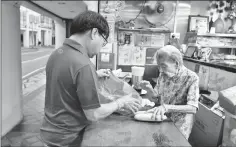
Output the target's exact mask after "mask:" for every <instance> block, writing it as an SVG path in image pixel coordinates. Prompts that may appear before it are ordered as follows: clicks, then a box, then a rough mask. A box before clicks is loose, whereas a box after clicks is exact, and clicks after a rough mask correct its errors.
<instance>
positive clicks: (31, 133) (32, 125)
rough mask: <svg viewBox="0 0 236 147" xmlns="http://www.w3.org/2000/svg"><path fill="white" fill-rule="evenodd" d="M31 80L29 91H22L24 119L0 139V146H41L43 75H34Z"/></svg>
mask: <svg viewBox="0 0 236 147" xmlns="http://www.w3.org/2000/svg"><path fill="white" fill-rule="evenodd" d="M35 79H38V81H37V80H35ZM32 80H35V82H34V85H31V86H30V89H31V90H30V89H29V88H28V89H27V87H25V88H26V89H23V93H24V97H23V104H24V105H23V115H24V118H23V120H22V122H21V123H20V124H19V125H17V126H16V127H15V128H13V129H12V130H11V131H10V132H9V133H8V134H6V135H5V136H4V137H2V138H1V139H2V146H18V147H19V146H30V147H31V146H43V143H42V141H41V139H40V135H39V128H40V125H41V121H42V118H43V113H44V110H43V109H44V94H45V74H44V73H40V74H38V75H35V76H34V77H32V79H30V80H29V81H32ZM25 84H26V83H25ZM28 85H29V84H28Z"/></svg>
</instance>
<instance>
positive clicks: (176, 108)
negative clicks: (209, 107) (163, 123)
mask: <svg viewBox="0 0 236 147" xmlns="http://www.w3.org/2000/svg"><path fill="white" fill-rule="evenodd" d="M164 107H165V108H166V112H167V113H171V112H180V113H196V112H197V107H194V106H191V105H167V104H164Z"/></svg>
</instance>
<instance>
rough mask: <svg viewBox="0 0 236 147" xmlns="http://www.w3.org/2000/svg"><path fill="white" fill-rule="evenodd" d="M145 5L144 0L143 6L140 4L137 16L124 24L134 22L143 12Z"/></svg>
mask: <svg viewBox="0 0 236 147" xmlns="http://www.w3.org/2000/svg"><path fill="white" fill-rule="evenodd" d="M145 4H146V0H145V1H144V2H143V4H142V9H141V10H140V11H139V13H138V15H137V16H136V17H135V18H133V19H130V20H129V21H128V22H126V24H128V23H130V22H131V21H135V20H136V19H137V18H138V17H139V15H140V14H141V13H142V12H143V9H144V5H145Z"/></svg>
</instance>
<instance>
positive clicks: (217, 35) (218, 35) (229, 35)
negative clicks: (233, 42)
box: [197, 33, 236, 38]
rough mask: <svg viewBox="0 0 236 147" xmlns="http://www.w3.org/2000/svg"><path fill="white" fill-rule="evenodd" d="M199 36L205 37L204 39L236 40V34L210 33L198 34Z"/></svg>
mask: <svg viewBox="0 0 236 147" xmlns="http://www.w3.org/2000/svg"><path fill="white" fill-rule="evenodd" d="M197 36H203V37H231V38H232V37H233V38H234V37H235V38H236V34H220V33H216V34H210V33H204V34H203V33H201V34H197Z"/></svg>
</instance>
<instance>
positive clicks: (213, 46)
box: [201, 45, 236, 48]
mask: <svg viewBox="0 0 236 147" xmlns="http://www.w3.org/2000/svg"><path fill="white" fill-rule="evenodd" d="M201 46H202V47H211V48H236V46H207V45H201Z"/></svg>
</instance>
